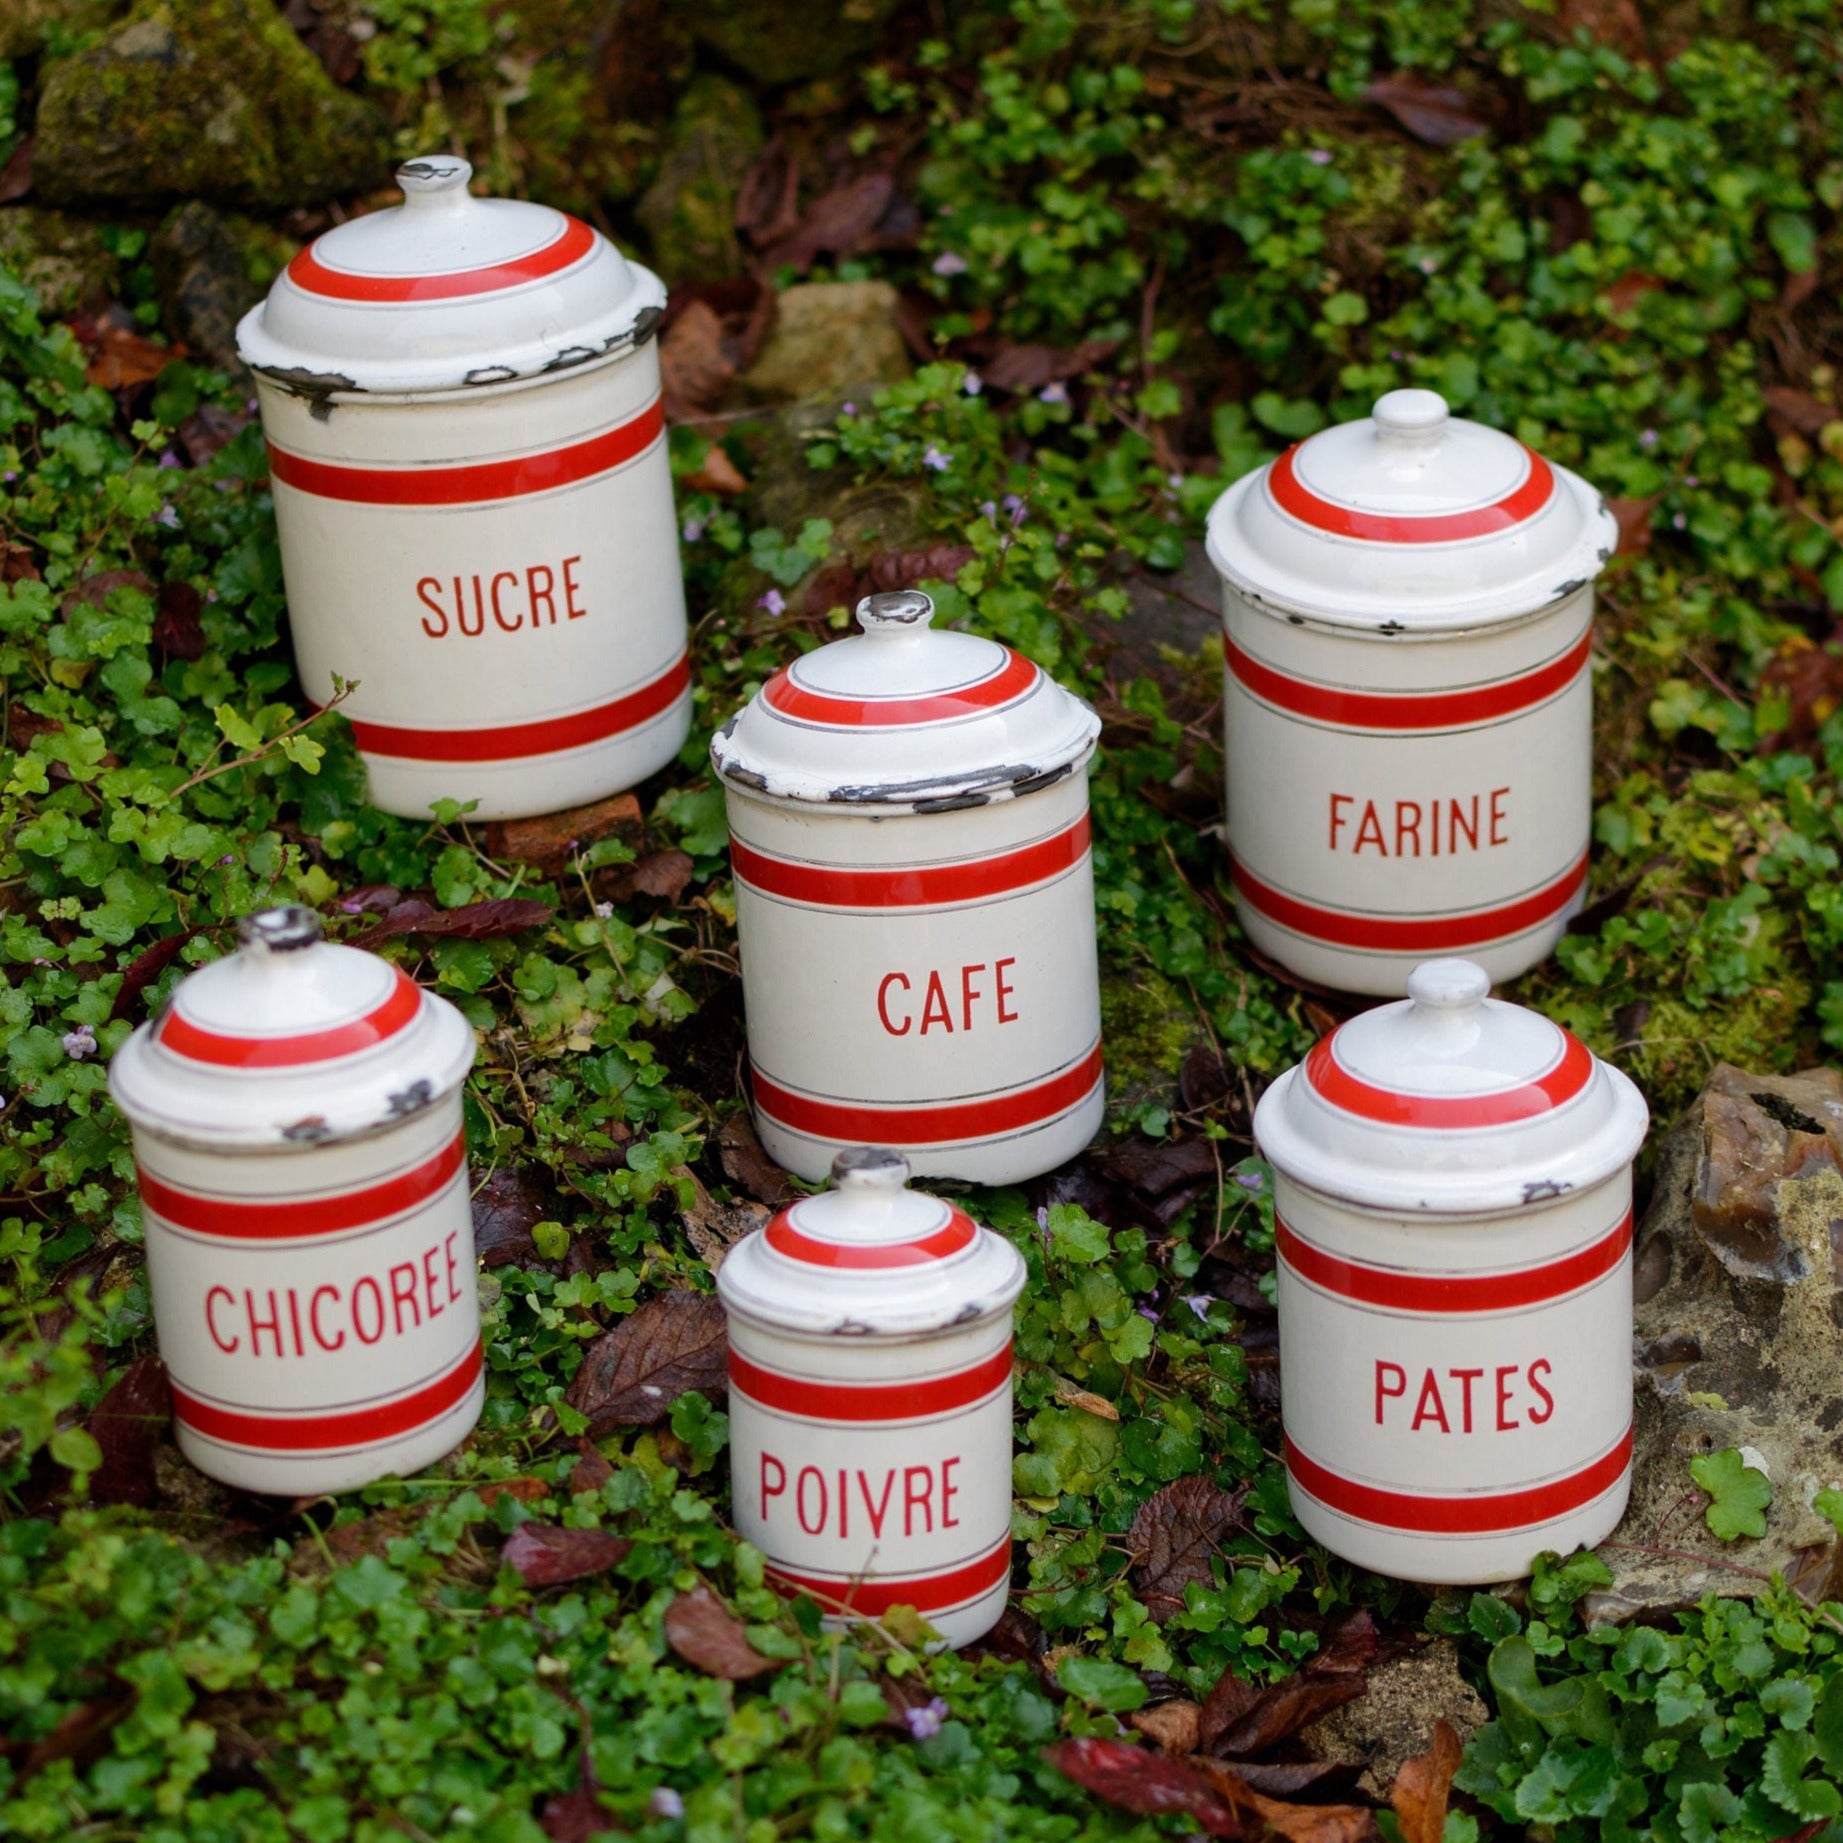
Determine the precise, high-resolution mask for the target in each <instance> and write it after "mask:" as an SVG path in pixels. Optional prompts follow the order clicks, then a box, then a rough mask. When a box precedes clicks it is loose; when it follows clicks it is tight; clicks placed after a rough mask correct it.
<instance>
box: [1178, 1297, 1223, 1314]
mask: <svg viewBox="0 0 1843 1843" xmlns="http://www.w3.org/2000/svg"><path fill="white" fill-rule="evenodd" d="M1184 1303H1185V1304H1186V1305H1187V1306H1189V1307H1190V1309H1191V1310H1192V1311H1193V1312H1195V1313H1196V1315H1197V1316H1198V1317H1199V1318H1204V1319H1207V1318H1208V1317H1209V1309H1210V1307H1211V1306H1213V1305H1214V1304H1215V1303H1216V1295H1215V1294H1214V1293H1186V1294H1185V1295H1184Z"/></svg>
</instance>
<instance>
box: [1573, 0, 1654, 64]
mask: <svg viewBox="0 0 1843 1843" xmlns="http://www.w3.org/2000/svg"><path fill="white" fill-rule="evenodd" d="M1555 23H1556V24H1557V25H1558V26H1560V27H1561V29H1562V30H1563V31H1564V32H1568V33H1573V32H1586V33H1587V34H1589V36H1591V37H1593V38H1597V39H1598V40H1599V41H1600V43H1601V44H1603V45H1611V46H1612V47H1613V48H1614V50H1616V51H1622V52H1624V53H1625V55H1626V56H1627V57H1628V58H1641V57H1643V56H1644V54H1645V22H1644V16H1643V15H1642V14H1641V13H1640V12H1639V10H1638V7H1637V5H1636V4H1635V0H1561V10H1560V11H1559V12H1558V13H1557V14H1556V15H1555Z"/></svg>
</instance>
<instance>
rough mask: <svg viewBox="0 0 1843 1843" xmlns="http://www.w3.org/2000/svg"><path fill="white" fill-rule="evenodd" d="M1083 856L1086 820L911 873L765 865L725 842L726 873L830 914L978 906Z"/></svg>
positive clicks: (759, 856)
mask: <svg viewBox="0 0 1843 1843" xmlns="http://www.w3.org/2000/svg"><path fill="white" fill-rule="evenodd" d="M1087 852H1088V815H1087V814H1086V813H1084V814H1083V815H1082V816H1081V818H1079V819H1078V820H1076V822H1075V823H1074V824H1073V825H1072V826H1070V827H1069V829H1068V830H1067V831H1066V832H1058V833H1057V834H1056V836H1055V837H1054V838H1045V839H1041V840H1039V841H1038V842H1037V843H1036V844H1034V845H1025V846H1024V847H1023V848H1022V849H1020V850H1017V851H1006V852H1001V853H1000V854H999V855H998V856H997V857H989V858H976V859H975V860H974V861H973V862H971V863H970V864H931V865H928V866H926V867H923V868H920V869H914V870H831V869H827V868H825V867H823V866H821V865H817V864H795V863H791V862H789V861H788V860H787V859H786V858H775V857H769V856H768V855H767V854H766V853H764V852H760V851H757V850H756V849H755V848H754V846H753V845H745V844H744V843H743V842H742V841H741V840H740V839H732V840H731V841H730V867H731V869H733V870H734V871H735V873H736V874H737V876H739V877H741V878H742V880H743V881H744V882H745V883H747V884H748V885H749V886H750V887H751V888H752V889H758V890H760V891H761V892H762V894H763V895H765V896H781V897H785V898H786V899H787V900H788V901H790V902H811V903H816V904H819V905H821V906H823V907H826V908H832V909H901V908H909V907H912V906H920V905H921V904H924V903H937V902H938V903H946V902H979V901H984V900H986V899H988V898H990V897H993V896H1004V895H1009V894H1010V893H1011V892H1012V891H1013V890H1021V889H1027V888H1029V886H1030V885H1031V884H1033V883H1041V882H1042V881H1043V880H1044V879H1045V878H1046V877H1053V876H1057V875H1059V874H1060V873H1061V872H1063V871H1065V870H1068V869H1070V868H1071V867H1072V866H1074V865H1076V864H1079V863H1080V862H1081V861H1082V859H1083V858H1084V857H1085V856H1086V855H1087Z"/></svg>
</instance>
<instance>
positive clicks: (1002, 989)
mask: <svg viewBox="0 0 1843 1843" xmlns="http://www.w3.org/2000/svg"><path fill="white" fill-rule="evenodd" d="M1016 965H1017V959H1016V957H1015V956H1012V957H1010V958H1007V959H1004V960H995V961H994V962H993V963H992V972H993V974H994V976H995V977H996V978H997V980H998V990H997V991H996V992H995V993H993V995H992V996H993V998H994V1000H995V1001H996V1003H997V1005H998V1021H999V1022H1000V1023H1001V1024H1015V1023H1016V1022H1017V1013H1016V1012H1015V1011H1007V1010H1006V1009H1005V1000H1006V999H1008V998H1009V997H1010V996H1011V994H1012V993H1013V992H1015V991H1016V990H1017V987H1016V986H1014V985H1012V984H1011V982H1010V981H1009V980H1008V979H1006V977H1005V968H1006V967H1008V966H1016Z"/></svg>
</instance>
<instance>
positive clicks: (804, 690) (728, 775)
mask: <svg viewBox="0 0 1843 1843" xmlns="http://www.w3.org/2000/svg"><path fill="white" fill-rule="evenodd" d="M933 618H934V603H933V601H932V600H931V599H930V598H929V597H928V596H926V595H924V594H922V593H921V592H920V591H919V590H916V589H903V590H898V591H896V592H894V593H891V594H884V595H869V596H866V597H865V598H864V600H863V601H861V602H859V603H858V606H857V620H858V625H859V626H860V627H861V628H862V629H863V632H862V633H861V634H857V635H854V636H853V637H852V638H851V639H849V640H835V641H833V642H832V644H831V645H829V646H822V647H820V648H819V649H818V650H817V651H815V652H811V653H808V654H806V655H805V656H804V657H802V658H800V659H797V660H795V661H794V663H793V664H792V665H790V666H784V667H783V668H782V669H781V670H780V671H779V672H777V673H775V675H774V676H773V677H772V678H771V679H769V680H768V682H767V683H766V684H765V685H764V686H763V687H762V688H761V690H760V692H758V693H757V694H756V696H755V697H754V698H753V699H752V700H751V701H750V702H749V704H748V705H747V707H746V708H745V709H743V710H742V711H740V712H739V713H738V714H737V715H736V716H734V717H732V718H731V719H730V720H729V722H728V723H726V724H724V726H723V727H722V728H721V729H720V730H719V731H718V732H717V734H716V736H715V737H714V738H713V739H712V741H711V745H710V756H711V760H712V762H713V763H714V764H715V765H716V769H717V772H718V773H719V774H720V775H722V776H723V778H724V779H725V780H727V781H730V782H732V783H734V784H735V785H737V786H738V787H741V788H744V789H746V790H747V791H749V792H750V793H752V794H756V795H758V796H766V797H768V798H770V799H777V800H790V801H799V802H804V803H813V804H822V805H828V806H844V807H850V808H859V807H864V806H878V807H897V808H900V809H902V810H905V811H913V812H928V811H933V810H938V809H940V808H943V807H954V806H969V805H979V804H983V803H984V802H986V801H991V800H1006V799H1014V798H1016V797H1018V796H1020V795H1022V794H1026V793H1030V792H1033V791H1035V790H1036V789H1037V788H1039V787H1043V786H1047V785H1049V784H1050V783H1051V782H1053V781H1057V780H1060V779H1062V778H1063V776H1065V775H1067V774H1070V773H1072V772H1073V771H1074V770H1075V769H1076V768H1078V767H1079V766H1081V764H1082V763H1084V762H1086V761H1087V759H1088V757H1089V756H1090V755H1091V754H1093V752H1094V745H1095V740H1096V738H1097V737H1098V736H1099V735H1100V731H1101V720H1100V718H1099V717H1097V716H1096V715H1095V713H1094V712H1093V710H1091V709H1090V708H1089V706H1088V705H1087V704H1085V703H1084V702H1083V701H1082V700H1081V699H1080V698H1078V697H1076V696H1075V695H1074V694H1073V693H1072V692H1069V691H1065V690H1064V689H1063V688H1062V687H1061V686H1060V685H1058V684H1057V683H1056V681H1055V680H1054V679H1052V678H1051V677H1050V676H1049V674H1048V673H1046V672H1044V671H1043V670H1042V668H1041V667H1039V666H1036V665H1033V664H1032V663H1031V662H1030V661H1029V660H1028V659H1026V658H1024V657H1023V655H1022V654H1020V653H1014V652H1013V651H1012V650H1011V649H1010V648H1009V647H1007V646H1001V645H1000V644H999V643H998V642H997V641H996V640H985V639H981V638H979V637H978V636H976V635H974V634H963V633H954V632H951V631H937V630H935V629H934V628H932V627H931V626H930V622H931V621H932V620H933Z"/></svg>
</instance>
